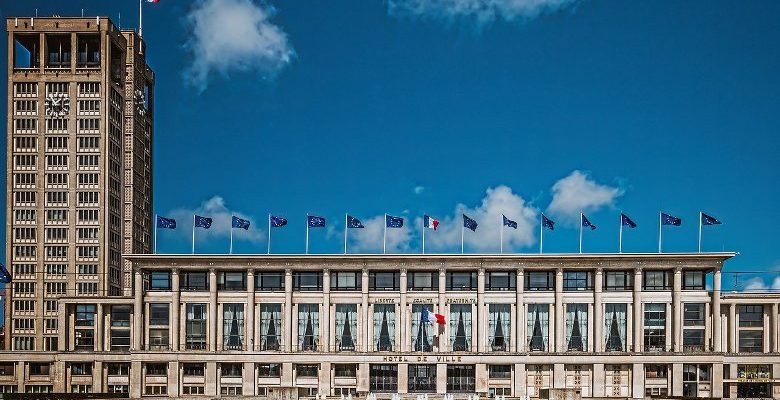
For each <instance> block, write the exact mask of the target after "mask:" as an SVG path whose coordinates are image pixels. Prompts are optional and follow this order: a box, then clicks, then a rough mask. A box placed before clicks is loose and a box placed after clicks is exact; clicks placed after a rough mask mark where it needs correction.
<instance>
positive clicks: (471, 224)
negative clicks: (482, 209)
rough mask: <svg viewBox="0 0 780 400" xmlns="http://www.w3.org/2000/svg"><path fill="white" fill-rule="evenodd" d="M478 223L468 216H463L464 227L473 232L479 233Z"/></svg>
mask: <svg viewBox="0 0 780 400" xmlns="http://www.w3.org/2000/svg"><path fill="white" fill-rule="evenodd" d="M477 225H479V224H478V223H477V221H474V220H473V219H471V218H469V217H468V216H467V215H466V214H463V227H464V228H468V229H471V231H472V232H476V231H477Z"/></svg>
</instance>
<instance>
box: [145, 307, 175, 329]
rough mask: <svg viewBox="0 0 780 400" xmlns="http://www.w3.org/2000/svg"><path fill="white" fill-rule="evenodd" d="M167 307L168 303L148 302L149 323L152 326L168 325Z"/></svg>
mask: <svg viewBox="0 0 780 400" xmlns="http://www.w3.org/2000/svg"><path fill="white" fill-rule="evenodd" d="M169 309H170V304H168V303H151V304H149V325H152V326H168V324H169V323H170V322H168V321H169V318H168V316H169Z"/></svg>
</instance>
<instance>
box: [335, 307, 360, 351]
mask: <svg viewBox="0 0 780 400" xmlns="http://www.w3.org/2000/svg"><path fill="white" fill-rule="evenodd" d="M357 320H358V317H357V304H336V321H335V322H336V350H338V351H354V350H355V348H356V346H355V345H356V342H357V340H356V337H355V335H357V334H358V330H357Z"/></svg>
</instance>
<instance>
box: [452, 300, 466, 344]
mask: <svg viewBox="0 0 780 400" xmlns="http://www.w3.org/2000/svg"><path fill="white" fill-rule="evenodd" d="M449 325H450V348H451V349H452V351H469V350H471V304H451V305H450V321H449Z"/></svg>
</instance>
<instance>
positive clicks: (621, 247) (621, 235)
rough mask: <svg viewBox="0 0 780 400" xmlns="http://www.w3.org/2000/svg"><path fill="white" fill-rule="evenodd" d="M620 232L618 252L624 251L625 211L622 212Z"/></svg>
mask: <svg viewBox="0 0 780 400" xmlns="http://www.w3.org/2000/svg"><path fill="white" fill-rule="evenodd" d="M619 229H620V234H619V235H618V238H619V239H618V253H622V252H623V212H621V213H620V228H619Z"/></svg>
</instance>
